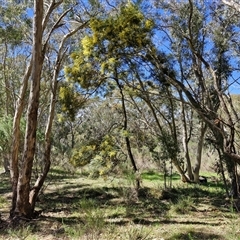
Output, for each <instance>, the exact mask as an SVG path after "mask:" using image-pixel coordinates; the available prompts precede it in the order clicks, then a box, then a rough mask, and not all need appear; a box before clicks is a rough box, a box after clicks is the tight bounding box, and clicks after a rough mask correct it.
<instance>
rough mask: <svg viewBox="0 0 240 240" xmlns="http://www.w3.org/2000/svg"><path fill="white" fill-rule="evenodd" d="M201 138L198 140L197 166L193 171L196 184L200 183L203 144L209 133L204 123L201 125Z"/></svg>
mask: <svg viewBox="0 0 240 240" xmlns="http://www.w3.org/2000/svg"><path fill="white" fill-rule="evenodd" d="M200 131H201V132H200V136H199V140H198V145H197V155H196V164H195V166H194V169H193V175H194V182H199V171H200V167H201V162H202V149H203V142H204V136H205V133H206V131H207V124H206V123H204V122H202V123H201V129H200Z"/></svg>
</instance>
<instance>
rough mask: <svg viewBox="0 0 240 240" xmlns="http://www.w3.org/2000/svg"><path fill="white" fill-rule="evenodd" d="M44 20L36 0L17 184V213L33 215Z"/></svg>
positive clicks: (41, 5)
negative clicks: (32, 186) (30, 193)
mask: <svg viewBox="0 0 240 240" xmlns="http://www.w3.org/2000/svg"><path fill="white" fill-rule="evenodd" d="M42 21H43V0H35V1H34V19H33V54H32V58H33V66H32V74H31V86H30V96H29V101H28V110H27V124H26V133H25V140H24V150H23V156H22V162H21V171H20V172H19V178H18V185H17V199H16V208H15V210H14V211H15V214H17V215H20V216H26V217H31V216H32V214H33V211H32V208H31V205H30V203H29V192H30V180H31V174H32V166H33V159H34V154H35V145H36V131H37V119H38V108H39V96H40V80H41V72H42V65H43V55H42V33H43V31H42Z"/></svg>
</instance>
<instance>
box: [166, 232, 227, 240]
mask: <svg viewBox="0 0 240 240" xmlns="http://www.w3.org/2000/svg"><path fill="white" fill-rule="evenodd" d="M176 239H177V240H194V239H196V240H199V239H204V240H213V239H216V240H217V239H222V236H220V235H217V234H212V233H205V232H204V231H189V232H186V233H176V234H174V235H173V236H171V237H169V238H165V240H176Z"/></svg>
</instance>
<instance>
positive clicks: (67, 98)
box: [59, 85, 86, 121]
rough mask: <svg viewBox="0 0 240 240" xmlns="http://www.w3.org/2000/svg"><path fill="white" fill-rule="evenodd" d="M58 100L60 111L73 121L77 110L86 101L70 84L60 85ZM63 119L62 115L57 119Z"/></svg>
mask: <svg viewBox="0 0 240 240" xmlns="http://www.w3.org/2000/svg"><path fill="white" fill-rule="evenodd" d="M59 100H60V104H61V108H62V112H63V113H64V114H65V115H67V116H68V117H69V118H70V120H71V121H74V119H75V116H76V114H77V112H78V111H79V109H80V108H82V107H83V106H84V104H85V103H86V99H85V98H84V97H83V96H82V95H81V94H80V93H79V92H78V91H75V90H74V87H73V86H72V85H65V86H61V87H60V90H59ZM63 120H64V117H63V116H61V115H60V116H59V121H63Z"/></svg>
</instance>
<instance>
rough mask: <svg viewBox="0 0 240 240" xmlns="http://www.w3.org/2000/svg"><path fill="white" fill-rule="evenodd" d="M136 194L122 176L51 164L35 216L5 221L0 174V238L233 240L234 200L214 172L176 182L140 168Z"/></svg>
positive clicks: (6, 199)
mask: <svg viewBox="0 0 240 240" xmlns="http://www.w3.org/2000/svg"><path fill="white" fill-rule="evenodd" d="M141 179H142V182H141V189H140V191H139V194H138V196H137V195H136V191H135V187H134V184H132V183H131V182H129V178H128V177H127V176H123V177H122V178H120V177H115V176H110V177H108V178H107V179H103V178H97V179H92V178H89V177H86V176H85V175H84V174H83V173H80V172H69V171H65V170H63V169H59V168H57V169H56V168H55V169H53V170H52V171H51V172H50V173H49V176H48V179H47V181H46V185H45V187H44V189H43V191H42V192H41V194H40V196H39V199H38V205H37V206H38V207H37V209H36V210H37V213H38V216H36V218H35V219H33V220H32V221H30V222H26V221H24V220H22V221H20V222H18V225H17V226H15V225H14V221H13V222H8V221H7V217H8V211H9V206H10V199H11V196H10V191H9V181H8V177H7V176H6V175H1V183H0V193H1V198H0V210H1V213H2V216H1V224H0V232H1V234H0V237H1V239H28V240H30V239H31V240H32V239H89V240H90V239H91V240H96V239H103V240H106V239H122V240H125V239H129V240H138V239H142V240H147V239H149V240H150V239H151V240H153V239H158V240H160V239H165V240H167V239H168V240H173V239H182V240H187V239H189V240H190V239H209V240H210V239H211V240H213V239H229V240H233V239H239V234H240V233H239V229H238V212H237V210H238V202H234V200H233V199H227V198H226V197H225V190H224V186H223V185H222V183H221V182H218V181H216V179H217V177H216V174H215V173H212V174H210V173H209V175H208V183H204V184H189V183H182V182H181V180H180V179H179V177H178V176H177V175H174V176H173V179H172V181H173V183H172V188H167V189H164V187H163V186H164V184H163V180H164V176H163V175H162V174H159V173H157V172H156V171H150V172H144V173H143V174H142V176H141Z"/></svg>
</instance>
